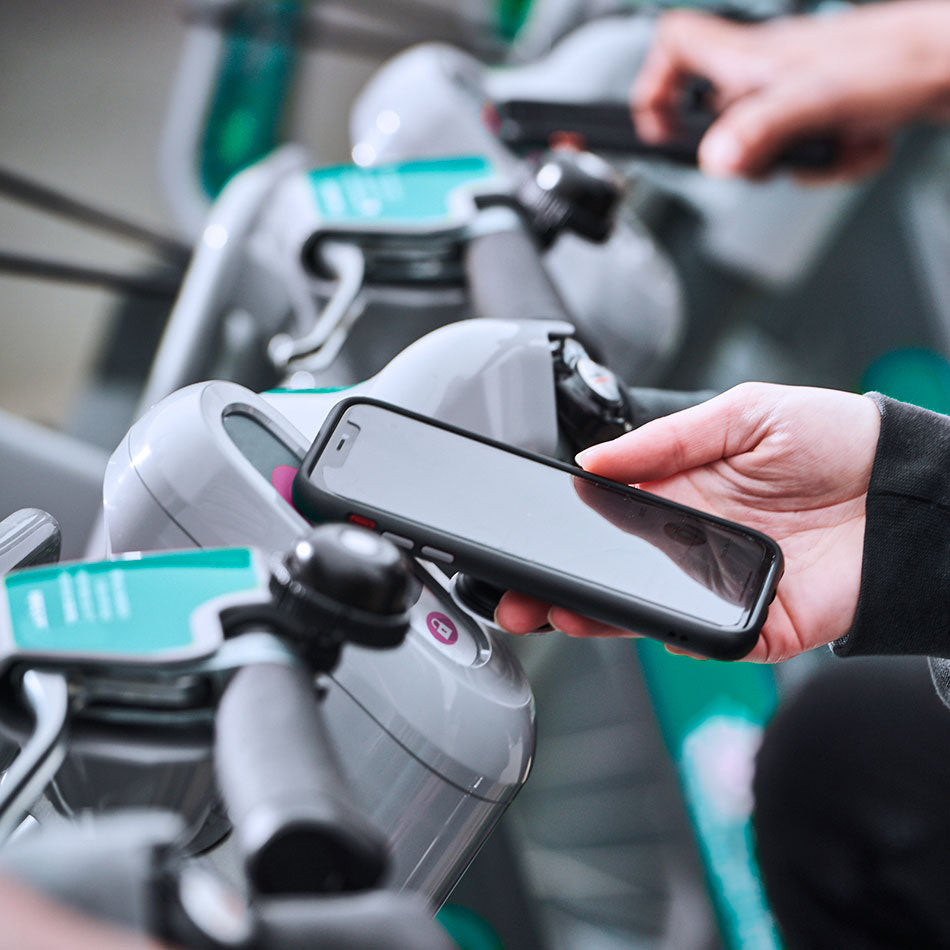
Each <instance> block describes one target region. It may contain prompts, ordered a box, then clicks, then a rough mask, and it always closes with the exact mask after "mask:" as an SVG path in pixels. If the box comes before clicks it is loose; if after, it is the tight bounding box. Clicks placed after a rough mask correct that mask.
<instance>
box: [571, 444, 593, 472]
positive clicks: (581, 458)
mask: <svg viewBox="0 0 950 950" xmlns="http://www.w3.org/2000/svg"><path fill="white" fill-rule="evenodd" d="M591 454H592V453H591V450H590V449H584V450H583V451H582V452H578V453H577V455H575V456H574V461H575V462H577V464H578V465H580V467H581V468H584V460H585V459H588V458H590V456H591Z"/></svg>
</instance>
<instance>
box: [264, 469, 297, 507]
mask: <svg viewBox="0 0 950 950" xmlns="http://www.w3.org/2000/svg"><path fill="white" fill-rule="evenodd" d="M296 474H297V469H295V468H294V467H293V466H292V465H278V466H277V467H276V468H275V469H274V470H273V471H272V472H271V473H270V483H271V485H273V486H274V488H276V489H277V494H278V495H280V497H281V498H283V499H284V501H286V502H287V504H288V505H291V506H293V503H294V476H295V475H296Z"/></svg>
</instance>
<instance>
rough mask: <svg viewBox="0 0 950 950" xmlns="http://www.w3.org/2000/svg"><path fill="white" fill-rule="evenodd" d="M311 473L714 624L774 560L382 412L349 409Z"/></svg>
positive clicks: (669, 510)
mask: <svg viewBox="0 0 950 950" xmlns="http://www.w3.org/2000/svg"><path fill="white" fill-rule="evenodd" d="M309 477H310V479H311V480H312V481H313V482H314V483H315V484H316V485H318V486H321V487H322V488H323V489H325V490H328V491H330V492H332V493H333V494H334V495H337V496H339V497H341V498H343V499H346V500H348V501H352V502H354V503H357V504H364V505H367V506H371V507H373V508H375V509H378V510H381V511H384V512H390V513H391V514H393V515H396V516H397V517H400V518H402V519H407V520H409V521H412V522H415V523H418V524H419V525H427V526H429V527H431V528H435V529H437V530H439V531H442V532H445V533H448V534H451V535H453V536H456V537H458V538H462V539H467V540H468V541H471V542H475V543H477V544H479V545H481V546H484V547H486V548H489V549H495V550H499V551H504V552H506V553H507V554H508V555H511V556H513V557H516V558H519V559H521V560H523V561H526V562H529V563H533V564H543V565H546V566H548V567H549V568H551V569H553V570H554V571H557V572H558V573H559V574H563V575H568V576H571V577H574V578H578V579H580V580H583V581H586V582H589V583H591V584H594V585H597V586H599V587H601V588H609V589H611V590H613V591H615V592H617V593H619V594H622V595H625V596H628V597H632V598H635V599H637V600H639V601H645V602H647V603H652V604H654V605H656V606H659V607H662V608H663V609H665V610H669V611H674V612H676V613H680V614H684V615H686V616H690V617H694V618H699V619H701V620H703V621H705V622H707V623H709V624H712V625H717V626H722V627H731V626H736V625H740V624H742V623H743V622H744V621H745V618H746V617H747V615H748V613H749V612H750V610H752V608H753V607H754V606H755V604H756V601H757V598H758V595H759V588H760V583H761V581H762V578H763V576H764V574H765V572H766V571H767V569H768V567H769V565H770V564H771V561H772V555H771V552H770V551H769V550H768V548H767V547H766V545H765V544H764V543H763V541H762V540H761V539H760V538H759V537H757V536H756V535H754V534H753V535H748V534H746V533H744V532H742V531H741V530H737V529H734V528H731V527H730V526H729V525H720V524H718V523H716V522H714V521H709V520H707V519H705V518H702V517H698V516H697V515H695V514H692V513H690V512H688V511H683V510H681V509H679V508H677V507H675V506H669V505H666V504H664V503H662V502H660V501H658V500H657V499H656V498H655V497H654V496H650V495H648V494H646V493H643V492H631V491H629V490H625V489H624V488H622V487H620V486H618V487H617V488H614V487H612V486H607V485H602V484H600V483H598V482H595V481H591V480H589V479H587V478H584V477H582V476H581V475H578V474H573V473H572V472H570V471H565V470H563V469H560V468H556V467H554V466H548V465H545V464H543V463H542V462H538V461H537V460H534V459H531V458H526V457H524V456H521V455H518V454H516V453H513V452H507V451H505V450H504V449H502V448H499V447H497V446H494V445H491V444H488V443H484V442H480V441H478V440H476V439H471V438H468V437H467V436H465V435H463V434H460V433H456V432H453V431H450V430H446V429H442V428H440V427H439V426H436V425H430V424H428V423H427V422H425V421H421V420H418V419H414V418H412V417H408V416H404V415H402V414H400V413H399V412H393V411H390V410H388V409H387V408H386V407H383V406H374V405H367V404H358V405H355V406H351V407H349V408H348V409H347V410H346V412H345V414H344V415H343V416H342V418H341V420H340V422H339V423H338V425H337V426H336V428H335V430H334V432H333V434H332V436H331V438H330V440H329V441H328V442H327V443H326V445H325V447H324V448H323V451H322V453H321V455H320V458H319V461H318V463H317V464H316V466H315V468H314V471H313V472H312V473H311V474H310V476H309Z"/></svg>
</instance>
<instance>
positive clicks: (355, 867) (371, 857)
mask: <svg viewBox="0 0 950 950" xmlns="http://www.w3.org/2000/svg"><path fill="white" fill-rule="evenodd" d="M215 766H216V770H217V776H218V782H219V785H220V789H221V793H222V795H223V797H224V799H225V803H226V805H227V810H228V814H229V816H230V818H231V821H232V823H233V825H234V828H235V832H236V834H237V838H238V842H239V847H240V850H241V853H242V857H243V859H244V862H245V867H246V871H247V875H248V879H249V881H250V882H251V884H252V885H253V887H254V888H255V890H256V891H257V892H258V893H262V894H302V893H308V894H316V893H327V892H331V891H353V890H363V889H366V888H370V887H373V886H375V885H376V884H377V883H378V882H379V881H380V879H381V878H382V876H383V874H384V872H385V870H386V866H387V850H386V845H385V843H384V841H383V839H382V837H381V835H380V834H379V833H378V832H377V831H376V830H375V828H373V827H372V826H371V825H370V824H369V822H368V821H367V820H366V819H365V818H364V817H363V816H362V815H361V814H360V813H359V812H358V811H357V810H356V809H355V808H354V807H353V806H352V805H350V804H349V799H350V797H351V796H350V795H349V794H348V793H347V792H346V790H345V786H344V782H343V779H342V777H341V775H340V768H339V765H338V763H337V761H336V758H335V756H334V754H333V751H332V748H331V746H330V740H329V737H328V735H327V731H326V728H325V726H324V722H323V716H322V713H321V710H320V709H319V707H318V704H317V699H316V698H315V696H314V687H313V682H312V679H311V677H310V676H309V675H308V674H307V673H305V672H304V670H303V669H302V668H301V667H297V666H289V665H283V664H277V663H261V664H254V665H251V666H246V667H244V668H243V669H241V670H239V671H238V672H237V673H236V674H235V676H234V677H233V678H232V680H231V682H230V683H229V684H228V686H227V688H226V690H225V692H224V695H223V697H222V699H221V701H220V704H219V706H218V711H217V715H216V717H215Z"/></svg>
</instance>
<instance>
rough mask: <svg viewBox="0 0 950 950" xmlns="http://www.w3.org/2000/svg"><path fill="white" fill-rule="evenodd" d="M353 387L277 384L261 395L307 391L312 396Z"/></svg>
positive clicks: (279, 394) (338, 391) (340, 391)
mask: <svg viewBox="0 0 950 950" xmlns="http://www.w3.org/2000/svg"><path fill="white" fill-rule="evenodd" d="M352 388H353V387H352V386H319V387H317V388H315V389H294V388H293V387H292V386H275V387H274V388H273V389H267V390H265V391H264V392H263V393H262V394H261V395H264V396H267V395H272V396H282V395H284V394H285V393H291V394H293V393H301V394H304V393H306V394H308V395H310V396H325V395H327V394H328V393H342V392H346V390H348V389H352Z"/></svg>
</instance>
